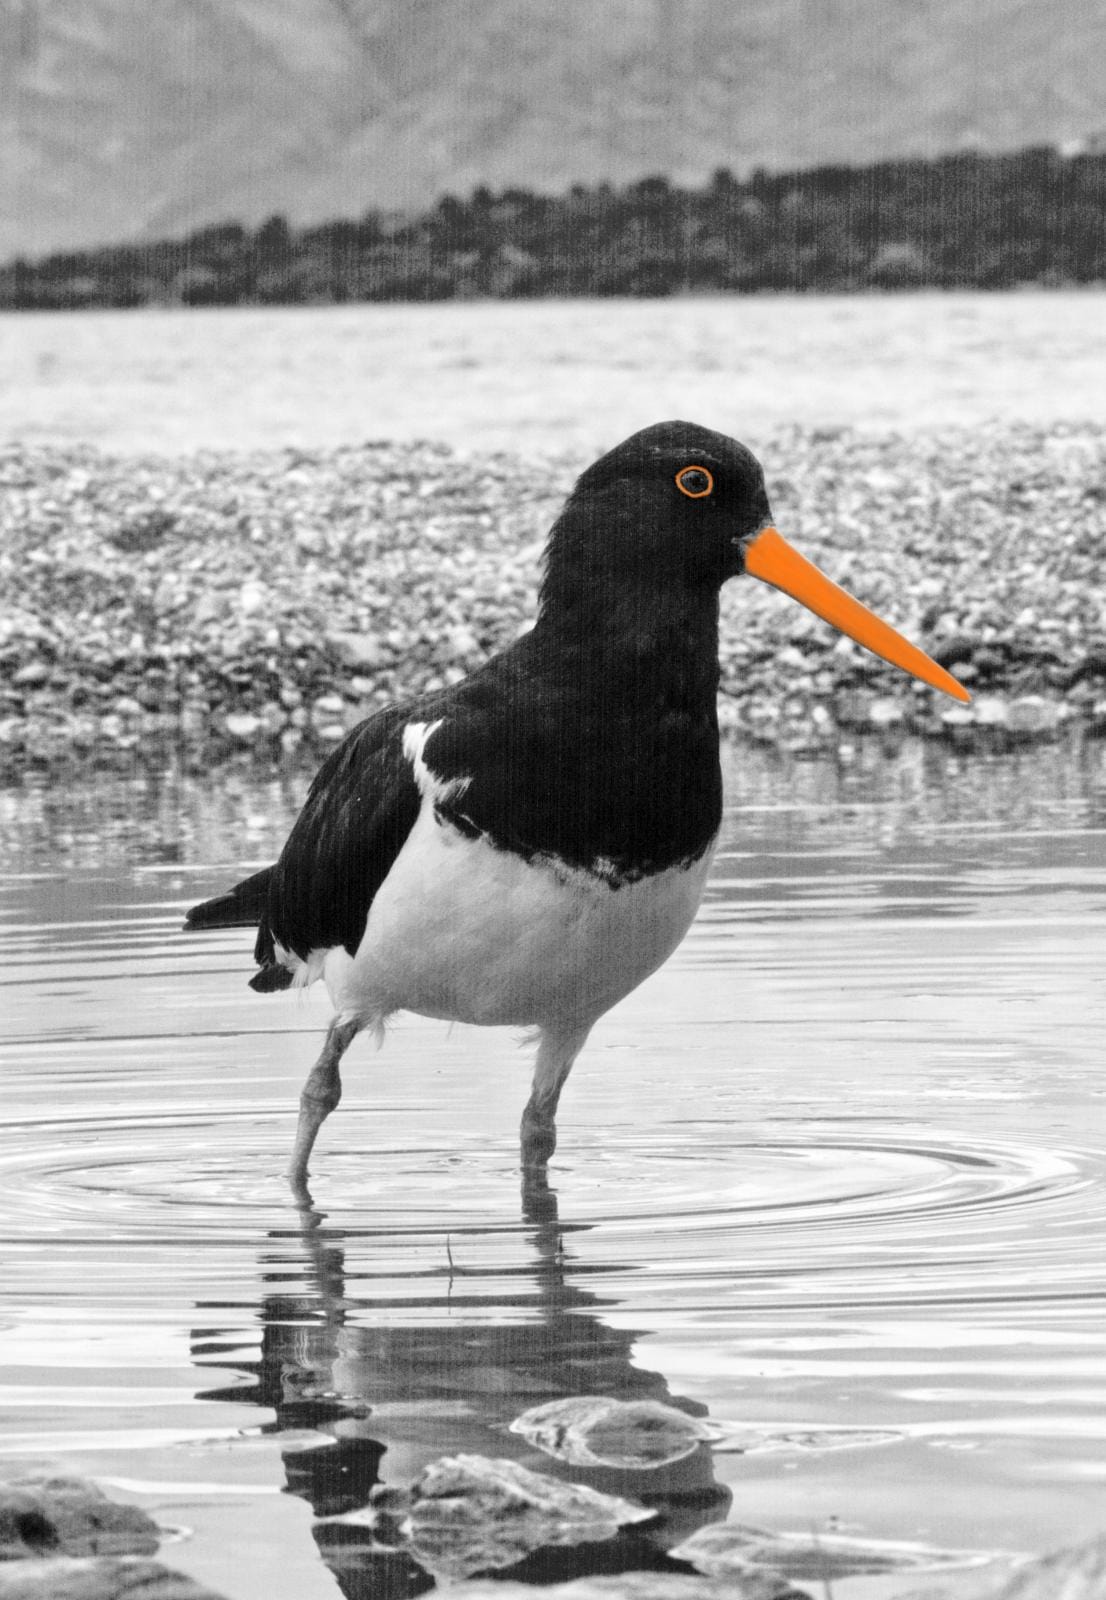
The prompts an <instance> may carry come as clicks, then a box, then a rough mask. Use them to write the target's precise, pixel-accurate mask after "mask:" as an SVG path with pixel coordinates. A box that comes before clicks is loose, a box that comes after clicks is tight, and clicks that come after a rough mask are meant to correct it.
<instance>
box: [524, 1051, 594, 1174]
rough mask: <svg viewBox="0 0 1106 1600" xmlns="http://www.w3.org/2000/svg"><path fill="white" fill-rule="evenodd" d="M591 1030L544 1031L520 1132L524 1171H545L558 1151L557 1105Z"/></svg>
mask: <svg viewBox="0 0 1106 1600" xmlns="http://www.w3.org/2000/svg"><path fill="white" fill-rule="evenodd" d="M590 1028H591V1024H590V1023H588V1024H587V1026H586V1027H576V1028H573V1029H572V1030H571V1031H569V1030H568V1029H565V1030H563V1031H558V1030H555V1029H553V1028H543V1029H542V1033H541V1042H540V1044H539V1045H538V1055H537V1060H536V1061H535V1062H534V1082H533V1087H532V1088H531V1090H530V1098H529V1100H528V1101H527V1102H526V1109H525V1111H524V1112H523V1113H522V1126H521V1128H520V1129H519V1137H520V1141H521V1145H522V1165H523V1167H524V1168H533V1167H544V1165H545V1163H546V1162H547V1161H548V1160H549V1157H550V1156H551V1155H552V1154H553V1152H554V1150H555V1149H556V1148H557V1124H556V1121H555V1118H556V1115H557V1102H558V1100H559V1099H560V1098H561V1090H562V1089H563V1088H564V1085H565V1079H566V1078H567V1077H568V1075H569V1073H570V1072H571V1071H572V1063H573V1062H574V1061H575V1060H576V1057H577V1056H578V1055H579V1054H580V1051H581V1050H582V1048H583V1044H584V1040H585V1039H586V1038H587V1036H588V1033H589V1031H590Z"/></svg>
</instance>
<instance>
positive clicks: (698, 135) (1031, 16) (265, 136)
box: [0, 0, 1106, 257]
mask: <svg viewBox="0 0 1106 1600" xmlns="http://www.w3.org/2000/svg"><path fill="white" fill-rule="evenodd" d="M1103 59H1106V13H1103V12H1102V11H1101V10H1100V9H1099V8H1094V7H1088V6H1087V5H1086V4H1085V0H1055V3H1054V4H1053V5H1052V6H1050V7H1047V8H1044V7H1040V6H1036V5H1031V4H1029V3H1027V0H979V3H978V4H977V5H975V6H972V7H964V6H962V5H959V4H958V3H957V0H899V3H898V4H896V5H895V6H892V7H888V6H886V5H884V4H882V3H881V0H744V3H743V4H742V5H741V6H740V7H737V6H734V5H733V4H732V3H731V0H606V3H605V4H603V5H602V6H597V5H596V4H595V3H594V0H562V3H561V4H560V5H558V6H557V7H550V6H547V5H544V4H542V3H541V0H454V3H452V4H450V5H448V6H446V5H443V4H441V3H440V0H221V3H220V4H219V5H218V6H215V5H212V4H210V3H209V0H158V4H157V5H156V6H151V5H149V4H148V0H67V4H66V5H65V6H64V7H63V6H56V5H55V6H50V5H47V4H46V3H45V0H0V257H7V256H10V255H13V254H15V253H26V254H35V253H39V252H42V251H46V250H50V249H61V248H69V247H79V246H82V245H93V244H99V243H107V242H110V241H116V240H125V239H142V238H153V237H165V236H167V235H169V234H174V233H178V232H181V231H185V230H188V229H192V228H196V227H200V226H203V225H205V224H208V223H213V222H218V221H222V220H226V219H230V218H233V219H236V220H239V221H241V222H243V223H244V224H246V225H248V226H250V225H253V226H256V224H257V223H259V222H260V221H261V220H262V219H263V218H265V217H266V216H268V215H270V214H271V213H273V212H281V213H284V214H285V215H286V216H287V217H288V218H289V220H290V221H291V222H292V223H293V224H294V225H301V226H302V225H305V224H309V223H312V222H317V221H321V220H323V219H325V218H329V217H335V216H349V215H351V214H353V215H356V214H357V213H358V212H360V211H361V210H362V209H364V208H367V207H370V206H372V207H378V208H380V207H383V208H386V209H387V208H401V209H407V208H414V209H418V210H422V209H424V208H425V207H426V206H427V204H428V203H429V202H432V201H433V200H434V199H435V198H436V197H437V196H439V195H441V194H443V193H446V192H462V193H467V192H468V191H470V190H471V189H472V188H473V187H474V185H476V184H479V183H487V184H489V185H491V186H492V187H493V188H501V187H503V186H506V185H511V184H517V185H522V186H525V187H528V188H531V189H537V190H539V191H545V192H562V191H563V190H564V189H566V188H567V187H568V185H570V184H571V183H573V182H581V183H595V182H599V181H603V180H607V179H609V180H611V181H612V182H615V183H627V182H631V181H633V180H634V179H636V178H640V177H642V176H644V175H647V174H650V173H656V172H663V173H666V174H667V175H668V176H670V177H671V178H672V179H674V180H675V181H677V182H680V181H683V182H699V181H701V180H702V179H704V178H705V177H706V176H707V175H708V174H709V173H710V172H711V171H712V170H713V168H715V167H717V166H722V165H725V166H729V167H731V168H733V169H734V170H736V171H738V172H741V173H744V172H748V171H749V170H750V169H751V168H753V167H754V166H766V167H768V168H770V169H777V170H778V169H781V168H791V169H795V168H800V167H805V166H810V165H816V164H823V163H826V162H837V161H849V162H865V161H871V160H873V159H876V158H884V157H888V156H900V155H913V154H921V155H927V154H934V153H937V152H939V151H947V150H956V149H961V148H964V147H977V148H979V149H982V150H1001V149H1012V148H1015V147H1018V146H1021V145H1026V144H1037V143H1046V142H1054V143H1060V144H1064V143H1067V142H1070V141H1077V140H1080V139H1082V138H1085V137H1087V136H1088V135H1093V134H1095V133H1096V132H1097V131H1099V130H1101V129H1103V128H1104V127H1106V89H1104V88H1103V83H1102V75H1101V71H1100V63H1101V61H1102V60H1103Z"/></svg>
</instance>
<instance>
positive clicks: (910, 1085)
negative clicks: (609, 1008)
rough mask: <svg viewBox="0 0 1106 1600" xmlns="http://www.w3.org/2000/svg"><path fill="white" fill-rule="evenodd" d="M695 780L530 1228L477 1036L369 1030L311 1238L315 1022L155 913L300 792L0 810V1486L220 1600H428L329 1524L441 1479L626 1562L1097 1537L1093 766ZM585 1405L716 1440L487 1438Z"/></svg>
mask: <svg viewBox="0 0 1106 1600" xmlns="http://www.w3.org/2000/svg"><path fill="white" fill-rule="evenodd" d="M727 765H728V772H727V780H728V793H729V797H730V807H729V810H728V813H727V821H726V833H725V839H724V844H723V848H722V850H721V851H720V853H719V856H718V859H717V862H716V866H715V870H714V876H713V880H712V883H711V887H710V891H709V894H708V898H707V901H706V904H705V906H704V908H703V911H702V914H701V916H700V918H699V920H698V921H697V923H696V925H695V927H694V929H693V930H692V933H691V935H690V936H689V938H688V940H687V941H686V942H685V944H684V945H683V947H682V948H681V950H680V951H679V952H678V954H677V955H676V957H675V958H674V959H673V961H671V962H670V963H669V965H668V966H667V967H666V968H665V969H664V970H663V971H662V972H661V973H659V974H658V975H656V976H655V977H654V978H653V979H652V980H650V981H649V982H648V983H647V984H646V985H644V986H643V987H642V988H641V989H640V990H639V991H638V992H637V993H636V994H634V995H632V996H631V997H630V998H629V999H628V1000H627V1001H625V1002H624V1003H623V1004H622V1005H621V1006H619V1007H618V1008H617V1009H616V1010H615V1011H614V1012H612V1013H611V1014H610V1015H609V1016H608V1017H607V1018H606V1019H604V1021H603V1022H602V1023H601V1024H600V1025H599V1026H598V1027H597V1029H596V1031H595V1034H594V1035H593V1038H592V1041H591V1043H590V1044H589V1046H588V1048H587V1049H586V1051H585V1053H584V1054H583V1056H582V1057H581V1059H580V1061H579V1063H578V1065H577V1067H576V1070H575V1072H574V1074H573V1077H572V1079H571V1080H570V1084H569V1087H568V1089H567V1091H566V1095H565V1099H564V1103H563V1108H562V1115H561V1119H560V1128H561V1144H560V1149H559V1151H558V1153H557V1156H556V1157H555V1159H554V1162H553V1164H552V1167H551V1193H550V1194H549V1195H534V1194H531V1195H529V1196H528V1197H526V1199H525V1200H524V1197H523V1196H522V1195H521V1194H520V1187H519V1177H518V1172H517V1166H516V1150H517V1146H516V1137H517V1134H516V1129H517V1121H518V1116H519V1114H520V1111H521V1107H522V1103H523V1101H524V1099H525V1097H526V1092H527V1067H526V1057H525V1054H524V1053H523V1052H520V1050H519V1047H518V1044H517V1042H516V1040H515V1039H514V1038H513V1036H512V1035H511V1034H510V1032H507V1031H499V1030H491V1031H486V1030H477V1029H465V1028H455V1029H453V1030H448V1029H446V1028H445V1027H444V1026H443V1025H442V1024H438V1023H433V1022H428V1021H424V1020H420V1019H417V1018H404V1019H401V1020H400V1021H399V1022H398V1023H397V1025H396V1026H395V1028H394V1030H393V1031H392V1032H391V1034H390V1036H389V1038H388V1040H387V1042H386V1044H385V1047H384V1051H383V1053H382V1054H381V1055H380V1056H379V1057H377V1056H374V1054H373V1050H372V1046H371V1043H370V1042H369V1041H367V1040H364V1039H363V1040H360V1041H358V1043H357V1044H356V1045H355V1046H354V1047H353V1049H352V1051H351V1052H350V1055H349V1056H348V1057H347V1063H348V1065H347V1070H346V1073H345V1082H346V1098H345V1100H344V1101H343V1104H342V1106H341V1108H340V1109H339V1110H338V1111H337V1112H336V1113H335V1115H334V1116H333V1117H332V1118H331V1120H330V1122H329V1123H328V1124H327V1126H326V1128H325V1129H324V1132H323V1134H322V1136H321V1139H320V1146H319V1151H318V1155H317V1157H316V1161H315V1164H314V1165H315V1173H316V1177H315V1181H314V1183H313V1191H314V1202H315V1204H314V1209H313V1210H307V1211H303V1212H299V1211H297V1210H296V1208H295V1207H294V1206H293V1205H292V1203H291V1201H290V1198H289V1196H288V1194H287V1192H286V1190H285V1188H284V1185H283V1182H282V1179H281V1177H280V1173H281V1169H282V1166H283V1163H284V1161H285V1158H286V1155H287V1151H288V1148H289V1143H290V1140H291V1135H292V1129H293V1126H294V1113H295V1103H296V1097H297V1094H298V1090H299V1086H300V1083H301V1081H302V1078H303V1075H304V1074H305V1072H306V1070H307V1067H308V1066H309V1065H310V1062H311V1061H312V1059H313V1057H314V1054H315V1053H316V1051H317V1048H318V1044H319V1040H320V1035H321V1031H322V1028H323V1026H324V1023H325V1019H326V1014H327V1008H326V1005H325V1001H324V1000H323V999H322V998H321V997H320V998H318V999H316V998H315V997H314V996H312V997H309V998H308V999H306V1000H300V1001H297V1000H295V999H293V998H291V997H288V996H281V997H268V998H261V997H258V996H256V995H254V994H252V993H251V992H250V991H249V990H248V989H247V988H246V986H245V978H246V975H247V973H248V971H249V968H250V961H249V948H250V943H251V940H250V936H249V934H248V932H247V931H231V932H226V933H219V934H209V935H206V936H203V937H194V936H184V935H182V934H181V933H180V932H179V925H180V917H181V910H182V908H183V907H185V906H187V905H188V904H190V903H192V902H193V901H194V900H196V899H199V898H202V897H203V896H204V895H206V894H209V893H211V892H213V891H214V890H216V889H217V888H219V887H220V886H222V885H225V884H226V883H228V882H229V881H232V879H233V878H234V876H235V874H240V873H242V872H244V871H246V870H249V868H250V867H252V866H255V865H257V864H260V863H262V862H264V861H267V860H270V859H272V855H273V853H274V852H275V850H276V849H277V848H278V846H279V843H280V841H281V839H282V837H283V832H284V830H285V828H286V826H287V824H288V821H289V820H290V818H291V816H292V815H293V814H294V811H295V809H296V807H297V806H298V804H299V801H300V799H301V798H302V795H303V792H304V787H305V774H304V773H302V772H298V771H294V770H293V771H285V772H280V771H275V770H274V771H271V772H260V773H259V772H257V771H256V770H254V769H251V768H250V767H249V766H247V765H245V764H242V765H238V766H235V765H229V766H227V767H225V768H221V769H218V770H216V771H214V772H205V771H203V770H202V769H198V770H194V771H193V770H190V768H189V765H188V763H187V762H182V761H179V760H173V761H167V762H165V763H162V764H160V765H159V764H158V763H156V762H155V763H151V764H148V765H147V766H144V767H142V768H139V769H136V771H135V772H134V773H131V774H124V775H115V776H113V775H110V774H103V775H101V776H99V777H86V778H82V779H81V780H80V781H74V782H72V783H68V784H52V785H47V784H45V783H43V784H41V785H37V786H36V785H35V784H34V783H29V784H28V785H27V786H26V787H24V788H22V789H12V790H7V791H4V792H2V793H0V849H2V852H3V854H2V859H3V862H4V872H3V877H2V880H0V889H2V899H0V912H2V922H0V929H2V935H0V937H2V940H3V979H2V980H0V981H2V983H3V1001H2V1005H0V1010H2V1015H3V1024H2V1026H3V1039H2V1058H3V1061H2V1066H3V1072H4V1082H5V1091H6V1107H5V1112H6V1114H5V1119H4V1127H3V1129H2V1131H0V1215H2V1218H3V1222H2V1229H3V1236H4V1262H5V1271H4V1274H3V1277H2V1280H0V1322H2V1331H0V1362H2V1364H3V1367H4V1377H3V1384H4V1394H3V1411H4V1416H5V1422H4V1426H3V1431H2V1433H0V1451H2V1452H3V1455H4V1456H5V1457H6V1459H5V1460H4V1462H3V1466H4V1468H5V1469H9V1468H20V1469H22V1468H47V1469H49V1470H52V1471H56V1470H64V1471H67V1472H68V1471H73V1472H81V1473H90V1474H93V1475H95V1476H96V1477H97V1478H99V1479H100V1480H101V1481H104V1482H106V1483H107V1484H108V1485H115V1489H116V1492H117V1493H119V1494H120V1495H124V1496H126V1497H129V1498H132V1499H135V1500H137V1501H139V1502H140V1503H142V1504H143V1505H144V1506H146V1507H147V1508H148V1509H150V1510H151V1511H152V1512H153V1513H154V1514H155V1515H156V1516H157V1517H158V1518H159V1519H160V1520H161V1521H163V1522H164V1523H166V1524H169V1525H175V1526H184V1527H187V1528H188V1529H189V1530H190V1536H189V1537H187V1538H185V1539H183V1540H182V1542H180V1543H179V1544H177V1545H176V1546H174V1547H172V1548H171V1550H169V1552H168V1555H169V1559H170V1560H171V1563H172V1564H174V1565H176V1566H179V1567H182V1568H185V1569H187V1570H189V1571H192V1572H194V1573H196V1574H198V1575H200V1576H203V1577H205V1578H207V1579H208V1580H209V1581H210V1582H211V1583H212V1584H213V1585H214V1586H215V1587H217V1588H219V1589H221V1590H223V1591H224V1592H225V1593H226V1594H227V1595H228V1596H230V1597H232V1600H254V1597H260V1596H264V1597H265V1600H314V1597H315V1596H323V1595H334V1594H336V1593H339V1592H343V1593H346V1594H348V1595H351V1596H367V1595H369V1594H370V1593H371V1594H374V1595H376V1594H387V1593H396V1594H399V1593H403V1594H407V1593H414V1592H416V1591H417V1589H418V1588H419V1586H420V1584H422V1583H423V1582H424V1580H422V1579H420V1577H419V1575H418V1573H417V1572H415V1571H414V1570H413V1569H411V1568H410V1567H409V1566H405V1565H404V1564H403V1562H401V1561H397V1560H396V1559H393V1558H389V1559H387V1560H382V1559H381V1558H379V1557H373V1556H372V1555H371V1554H370V1553H368V1552H367V1551H366V1550H365V1548H364V1545H363V1541H362V1543H361V1544H358V1542H357V1540H356V1538H351V1537H350V1536H349V1534H348V1531H347V1532H346V1533H343V1532H342V1531H341V1530H336V1529H335V1527H334V1525H329V1526H327V1525H323V1526H319V1525H317V1524H316V1523H315V1518H316V1517H317V1516H322V1515H326V1514H329V1513H332V1512H335V1511H342V1510H346V1509H350V1508H352V1507H354V1506H356V1505H360V1504H363V1503H364V1501H365V1500H366V1498H367V1496H368V1493H369V1490H370V1488H371V1487H372V1486H373V1484H374V1483H376V1482H384V1483H388V1484H396V1485H402V1484H406V1483H407V1482H409V1481H410V1479H411V1478H412V1477H413V1476H414V1475H415V1474H416V1473H417V1472H418V1470H419V1469H420V1468H421V1466H422V1465H423V1464H424V1463H426V1462H427V1461H430V1460H432V1459H434V1458H435V1457H437V1456H439V1455H441V1454H445V1453H454V1452H457V1451H470V1452H475V1453H479V1454H484V1455H492V1456H503V1455H509V1456H514V1457H515V1458H517V1459H519V1460H522V1461H523V1462H524V1463H526V1464H527V1465H529V1466H532V1467H535V1468H536V1469H538V1470H545V1471H552V1472H558V1471H562V1472H566V1473H569V1475H571V1476H573V1477H574V1478H576V1479H577V1480H581V1481H588V1482H591V1483H593V1484H594V1485H595V1486H597V1487H600V1488H606V1489H608V1490H610V1491H611V1492H615V1493H622V1494H628V1495H630V1496H631V1497H635V1498H642V1499H644V1500H646V1501H647V1503H649V1504H653V1505H656V1506H657V1507H658V1508H660V1509H661V1510H662V1511H663V1513H664V1515H665V1518H666V1521H665V1525H664V1530H663V1536H662V1534H660V1533H658V1534H655V1535H650V1538H652V1539H653V1540H654V1543H656V1544H659V1545H660V1546H661V1547H664V1546H667V1545H669V1544H671V1543H672V1542H673V1535H674V1534H676V1533H689V1532H691V1531H692V1530H693V1529H694V1528H695V1527H697V1526H699V1525H702V1524H703V1523H706V1522H710V1521H714V1520H718V1519H720V1518H724V1517H726V1516H727V1515H732V1516H733V1517H735V1518H738V1519H739V1520H741V1521H742V1522H746V1523H755V1524H760V1525H763V1526H766V1527H768V1528H773V1529H789V1528H790V1529H797V1530H799V1531H800V1532H801V1531H804V1530H805V1531H810V1530H819V1529H822V1530H825V1529H828V1528H833V1527H837V1528H842V1529H847V1530H853V1531H856V1532H858V1533H860V1534H863V1535H865V1536H871V1537H875V1538H886V1539H896V1540H920V1541H925V1542H928V1543H931V1544H934V1545H937V1546H941V1547H949V1548H958V1549H967V1550H977V1551H991V1550H999V1549H1002V1550H1040V1549H1043V1548H1045V1547H1047V1546H1049V1545H1053V1544H1057V1543H1060V1542H1063V1541H1066V1540H1071V1539H1075V1538H1078V1537H1080V1536H1087V1535H1090V1534H1091V1533H1095V1532H1101V1531H1102V1530H1103V1528H1104V1527H1106V1513H1104V1511H1103V1506H1104V1505H1106V1495H1104V1491H1106V1315H1104V1312H1106V1305H1104V1302H1106V1286H1104V1283H1103V1270H1102V1266H1103V1261H1104V1259H1106V1085H1104V1082H1103V1078H1102V1074H1101V1070H1100V1062H1101V1055H1102V1039H1103V1037H1104V1036H1106V1035H1104V1023H1106V994H1104V991H1106V980H1104V979H1103V976H1102V950H1103V932H1104V927H1106V751H1104V749H1103V747H1102V746H1101V745H1100V744H1096V743H1094V742H1088V743H1085V744H1083V745H1073V746H1071V747H1067V748H1065V749H1056V748H1050V749H1046V750H1044V751H1039V752H1034V751H1031V750H1022V751H1013V752H1007V753H1005V754H999V753H992V754H982V755H976V756H970V755H967V754H958V753H956V752H953V751H950V750H949V749H948V747H946V746H935V745H930V746H924V745H920V744H906V745H904V746H901V747H899V748H898V749H896V750H893V751H890V750H883V749H881V748H880V747H879V746H878V745H873V746H867V745H859V746H854V747H848V746H847V747H845V748H844V749H843V750H842V751H841V752H840V753H839V754H838V756H836V757H833V758H831V757H825V758H822V759H819V760H818V761H809V762H790V763H788V762H785V761H783V760H782V758H777V757H773V756H770V755H767V754H765V753H763V752H758V751H755V750H749V749H741V750H734V751H732V752H730V754H729V756H728V760H727ZM580 1393H583V1394H589V1393H599V1394H609V1395H615V1396H619V1397H622V1398H630V1397H634V1396H651V1397H653V1398H656V1399H661V1400H665V1401H667V1402H669V1403H676V1404H679V1405H681V1406H684V1407H686V1408H690V1409H692V1410H694V1411H696V1412H697V1413H699V1414H702V1415H705V1416H706V1417H708V1418H709V1420H710V1421H711V1422H712V1423H715V1424H718V1425H719V1428H720V1429H721V1437H720V1439H719V1441H718V1442H717V1443H716V1444H715V1445H714V1446H713V1447H712V1446H710V1445H707V1444H704V1445H703V1446H701V1448H700V1449H699V1450H697V1451H696V1452H695V1454H694V1455H692V1456H691V1457H689V1458H687V1459H685V1460H684V1461H681V1462H679V1463H677V1464H676V1465H674V1466H671V1467H668V1468H664V1469H661V1470H660V1471H659V1472H654V1473H647V1472H638V1473H627V1472H621V1471H616V1470H614V1469H607V1468H596V1469H591V1470H590V1471H582V1470H580V1469H571V1471H570V1469H568V1468H562V1467H558V1465H557V1464H556V1463H554V1462H552V1461H550V1460H549V1459H548V1458H546V1457H544V1456H541V1455H539V1454H538V1452H537V1451H535V1450H534V1449H533V1448H532V1447H531V1446H530V1445H528V1444H527V1443H526V1441H525V1440H523V1439H521V1438H520V1437H519V1436H518V1435H516V1434H512V1433H509V1432H508V1431H507V1424H508V1423H509V1422H510V1421H511V1420H512V1419H513V1418H514V1417H515V1416H517V1415H518V1413H519V1412H521V1411H523V1410H524V1409H526V1408H527V1407H528V1406H531V1405H534V1404H537V1403H538V1402H540V1401H542V1400H546V1399H550V1398H554V1397H556V1396H559V1395H567V1394H580ZM850 1430H855V1431H853V1432H850ZM650 1550H653V1554H654V1556H655V1555H656V1551H655V1549H654V1545H652V1544H650V1542H649V1539H648V1538H646V1537H645V1536H644V1535H642V1536H640V1539H639V1545H638V1548H637V1554H636V1556H635V1559H638V1560H647V1559H650V1557H649V1551H650ZM643 1552H644V1553H643ZM336 1575H337V1576H336ZM911 1581H914V1582H915V1583H916V1580H911ZM900 1587H909V1584H905V1585H904V1584H902V1583H901V1582H900ZM835 1592H836V1593H838V1594H839V1595H843V1596H844V1597H845V1600H849V1597H850V1596H854V1595H855V1596H858V1597H859V1596H867V1595H871V1594H874V1593H875V1592H876V1591H875V1590H874V1589H873V1587H872V1581H871V1580H862V1579H853V1580H846V1581H845V1582H844V1583H841V1584H835ZM879 1592H880V1593H881V1594H882V1593H890V1592H894V1591H893V1590H889V1589H886V1588H884V1589H882V1590H880V1591H879Z"/></svg>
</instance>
